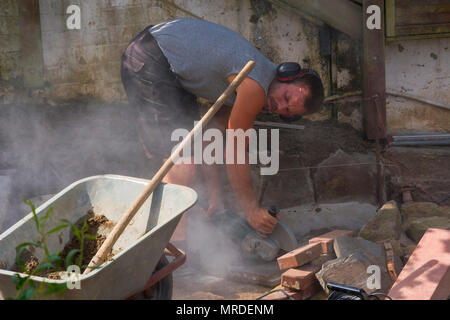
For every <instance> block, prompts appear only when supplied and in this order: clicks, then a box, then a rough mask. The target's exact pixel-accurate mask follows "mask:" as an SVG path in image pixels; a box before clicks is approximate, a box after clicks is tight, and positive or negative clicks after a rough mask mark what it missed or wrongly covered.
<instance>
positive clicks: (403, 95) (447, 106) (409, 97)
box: [386, 90, 450, 110]
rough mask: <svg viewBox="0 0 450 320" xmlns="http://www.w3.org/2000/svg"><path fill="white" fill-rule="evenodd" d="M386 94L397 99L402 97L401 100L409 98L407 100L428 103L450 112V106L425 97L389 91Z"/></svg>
mask: <svg viewBox="0 0 450 320" xmlns="http://www.w3.org/2000/svg"><path fill="white" fill-rule="evenodd" d="M386 93H387V94H389V95H391V96H395V97H401V98H407V99H411V100H416V101H419V102H422V103H426V104H429V105H431V106H435V107H438V108H443V109H447V110H450V105H448V104H444V103H442V102H438V101H434V100H431V99H428V98H424V97H418V96H414V95H411V94H406V93H400V92H395V91H387V90H386Z"/></svg>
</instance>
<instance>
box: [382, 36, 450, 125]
mask: <svg viewBox="0 0 450 320" xmlns="http://www.w3.org/2000/svg"><path fill="white" fill-rule="evenodd" d="M386 71H387V72H386V86H387V88H388V90H389V89H391V90H395V91H397V92H403V93H408V94H411V95H415V96H421V97H426V98H428V99H432V100H435V101H438V102H441V103H446V104H450V38H443V39H424V40H409V41H399V42H391V43H388V44H387V46H386ZM387 121H388V128H389V131H390V132H391V133H395V132H401V131H430V132H450V111H448V110H445V109H440V108H436V107H433V106H430V105H427V104H423V103H420V102H415V101H412V100H409V99H403V98H397V97H389V98H388V102H387Z"/></svg>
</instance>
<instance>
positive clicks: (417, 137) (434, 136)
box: [392, 134, 450, 141]
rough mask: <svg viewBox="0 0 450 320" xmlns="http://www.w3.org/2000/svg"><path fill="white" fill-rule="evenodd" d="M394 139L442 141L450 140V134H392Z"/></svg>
mask: <svg viewBox="0 0 450 320" xmlns="http://www.w3.org/2000/svg"><path fill="white" fill-rule="evenodd" d="M392 139H393V140H394V141H440V140H449V139H450V134H432V135H429V134H426V135H409V136H392Z"/></svg>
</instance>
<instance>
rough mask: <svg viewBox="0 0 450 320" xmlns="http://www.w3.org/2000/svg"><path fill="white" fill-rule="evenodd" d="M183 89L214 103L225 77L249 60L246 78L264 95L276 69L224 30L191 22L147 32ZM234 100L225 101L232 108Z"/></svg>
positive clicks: (241, 39) (173, 23) (175, 22)
mask: <svg viewBox="0 0 450 320" xmlns="http://www.w3.org/2000/svg"><path fill="white" fill-rule="evenodd" d="M149 31H150V33H151V34H152V35H153V37H154V38H155V39H156V41H157V43H158V45H159V47H160V48H161V50H162V52H163V53H164V55H165V56H166V58H167V60H168V62H169V64H170V66H171V70H172V72H174V73H175V74H176V75H177V76H178V78H179V81H180V83H181V85H182V86H183V88H184V89H186V90H187V91H189V92H190V93H192V94H194V95H196V96H198V97H202V98H204V99H207V100H210V101H215V100H216V99H217V98H218V97H219V96H220V95H221V94H222V93H223V91H224V90H225V89H226V88H227V86H228V85H229V82H228V81H227V77H228V76H229V75H231V74H237V73H239V72H240V71H241V70H242V68H243V67H244V66H245V64H246V63H247V62H248V61H249V60H253V61H255V67H254V69H253V70H252V72H251V73H250V74H249V77H250V78H252V79H254V80H255V81H256V82H258V83H259V84H260V85H261V87H262V88H263V89H264V91H265V93H266V94H267V90H268V88H269V85H270V83H271V82H272V80H273V79H274V77H275V74H276V68H277V66H276V65H275V64H274V63H273V62H271V61H269V60H268V59H267V58H266V57H264V56H263V55H262V54H261V53H260V52H259V51H258V49H256V48H255V47H254V46H253V45H252V44H251V43H250V42H249V41H247V40H246V39H245V38H244V37H243V36H241V35H240V34H238V33H237V32H235V31H233V30H230V29H228V28H226V27H224V26H221V25H218V24H215V23H212V22H208V21H205V20H200V19H193V18H180V19H174V20H170V21H167V22H163V23H161V24H158V25H156V26H153V27H151V28H150V29H149ZM234 99H235V96H234V97H233V98H232V99H229V100H228V101H227V104H229V105H232V104H233V102H234Z"/></svg>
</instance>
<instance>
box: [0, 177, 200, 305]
mask: <svg viewBox="0 0 450 320" xmlns="http://www.w3.org/2000/svg"><path fill="white" fill-rule="evenodd" d="M148 183H149V181H148V180H144V179H138V178H132V177H125V176H117V175H102V176H94V177H89V178H85V179H82V180H79V181H77V182H75V183H73V184H71V185H70V186H68V187H67V188H65V189H64V190H62V191H61V192H59V193H58V194H56V195H55V196H53V197H52V198H51V199H49V200H48V201H46V202H45V203H43V204H42V205H41V206H39V207H38V208H37V209H36V214H37V216H38V217H40V216H43V215H44V214H45V213H46V211H47V210H48V209H49V208H50V207H52V208H53V219H52V221H49V222H48V226H47V228H48V230H51V229H52V228H54V227H56V226H58V225H61V221H60V220H61V219H67V220H69V221H70V222H72V223H76V222H77V221H79V220H80V219H82V218H83V217H86V215H87V212H88V210H89V209H93V211H94V212H95V214H96V215H97V214H103V215H105V216H106V218H108V219H109V220H110V221H112V222H116V221H118V220H119V219H120V217H121V215H122V214H123V213H124V212H125V211H126V209H127V208H128V207H129V206H130V205H131V204H132V202H133V201H134V200H135V199H136V197H137V196H138V195H139V194H140V193H141V192H142V190H143V189H144V188H145V186H146V185H147V184H148ZM196 201H197V194H196V192H195V191H194V190H192V189H190V188H187V187H183V186H178V185H171V184H164V183H161V184H160V185H159V186H158V187H157V188H156V189H155V191H154V192H153V193H152V195H151V196H150V197H149V198H148V199H147V200H146V202H145V203H144V204H143V205H142V207H141V208H140V209H139V211H138V212H137V213H136V215H135V216H134V217H133V219H132V220H131V222H130V224H129V226H128V227H127V228H126V229H125V231H124V232H123V233H122V234H121V236H120V237H119V239H118V240H117V242H116V243H115V245H114V246H113V248H112V253H113V258H112V260H110V261H107V262H105V263H104V264H103V265H102V266H101V267H100V268H98V269H95V270H93V271H91V272H90V273H88V274H85V275H81V274H80V275H79V278H78V280H79V284H80V289H71V290H69V289H67V290H65V291H64V293H63V294H62V295H54V296H53V295H52V296H50V297H47V298H50V299H64V300H66V299H89V300H90V299H131V298H138V299H139V298H145V299H151V298H153V299H170V298H171V292H172V282H171V272H172V271H174V270H175V269H176V268H178V267H179V266H181V265H182V264H183V263H184V262H185V259H186V256H185V254H184V252H182V251H181V250H178V249H177V248H176V247H175V246H173V245H172V244H170V243H169V240H170V238H171V236H172V234H173V232H174V231H175V228H176V226H177V224H178V222H179V221H180V219H181V217H182V215H183V213H184V212H185V211H186V210H188V209H189V208H190V207H192V206H193V205H194V204H195V202H196ZM71 236H72V235H71V230H70V228H64V229H61V230H60V231H58V232H57V233H56V234H52V235H51V237H49V238H48V240H47V242H48V243H47V245H48V248H49V251H50V252H51V253H56V252H60V251H62V250H63V248H64V246H65V244H66V243H68V242H69V241H70V238H71ZM39 239H40V237H39V233H38V231H37V230H36V227H35V224H34V221H33V214H32V213H30V214H28V215H27V216H25V217H24V218H23V219H21V220H20V221H18V222H17V223H16V224H15V225H13V226H12V227H10V228H9V229H8V230H6V231H5V232H4V233H3V234H1V235H0V298H8V297H15V296H16V294H17V291H16V288H15V284H14V283H13V281H12V277H13V275H15V274H17V272H15V271H11V269H12V268H13V266H14V264H15V263H16V255H17V251H16V247H17V246H18V245H20V244H21V243H24V242H37V241H39ZM41 251H42V250H36V252H35V253H33V254H34V255H35V256H36V258H38V259H41V258H42V256H43V253H41ZM39 253H40V254H41V256H39ZM169 256H172V258H171V259H172V261H171V262H170V263H169V260H168V257H169ZM22 276H24V275H23V274H22ZM31 278H32V280H34V281H35V283H37V284H39V283H41V282H46V283H58V284H62V283H67V280H53V279H49V278H44V277H40V276H32V277H31Z"/></svg>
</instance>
